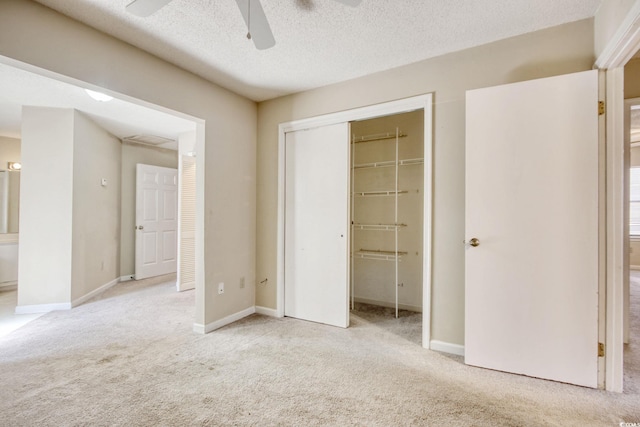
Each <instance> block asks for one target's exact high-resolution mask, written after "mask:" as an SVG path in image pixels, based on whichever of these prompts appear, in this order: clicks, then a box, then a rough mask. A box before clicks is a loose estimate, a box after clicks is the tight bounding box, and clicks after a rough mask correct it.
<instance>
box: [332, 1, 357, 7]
mask: <svg viewBox="0 0 640 427" xmlns="http://www.w3.org/2000/svg"><path fill="white" fill-rule="evenodd" d="M335 1H337V2H338V3H342V4H346V5H347V6H351V7H356V6H358V5H359V4H360V3H361V2H362V0H335Z"/></svg>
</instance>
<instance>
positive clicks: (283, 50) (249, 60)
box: [38, 0, 602, 101]
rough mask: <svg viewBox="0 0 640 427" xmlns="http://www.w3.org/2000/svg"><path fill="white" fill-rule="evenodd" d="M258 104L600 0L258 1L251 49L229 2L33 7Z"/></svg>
mask: <svg viewBox="0 0 640 427" xmlns="http://www.w3.org/2000/svg"><path fill="white" fill-rule="evenodd" d="M38 1H39V3H42V4H44V5H46V6H49V7H51V8H53V9H55V10H57V11H59V12H61V13H63V14H65V15H68V16H70V17H72V18H74V19H77V20H79V21H81V22H84V23H86V24H88V25H90V26H92V27H95V28H97V29H98V30H101V31H103V32H105V33H107V34H111V35H113V36H114V37H116V38H119V39H121V40H124V41H126V42H127V43H130V44H132V45H135V46H137V47H139V48H141V49H143V50H146V51H148V52H150V53H152V54H154V55H156V56H158V57H160V58H163V59H165V60H166V61H169V62H171V63H174V64H176V65H178V66H180V67H182V68H184V69H187V70H189V71H191V72H193V73H195V74H198V75H200V76H202V77H204V78H206V79H207V80H210V81H213V82H215V83H218V84H219V85H221V86H224V87H226V88H228V89H230V90H232V91H234V92H236V93H238V94H241V95H244V96H246V97H248V98H250V99H253V100H256V101H261V100H266V99H270V98H274V97H277V96H281V95H285V94H289V93H293V92H299V91H302V90H307V89H311V88H315V87H320V86H324V85H327V84H331V83H336V82H340V81H344V80H348V79H352V78H356V77H360V76H363V75H367V74H371V73H374V72H377V71H383V70H386V69H390V68H394V67H398V66H401V65H406V64H409V63H413V62H417V61H420V60H423V59H427V58H431V57H434V56H438V55H442V54H445V53H449V52H453V51H457V50H461V49H465V48H469V47H473V46H478V45H481V44H485V43H489V42H492V41H496V40H499V39H503V38H506V37H511V36H516V35H519V34H524V33H528V32H532V31H536V30H539V29H543V28H547V27H552V26H555V25H560V24H563V23H567V22H572V21H577V20H580V19H585V18H589V17H593V16H594V15H595V12H596V11H597V9H598V7H599V5H600V3H601V2H602V0H533V1H532V0H362V3H361V4H360V5H359V6H358V7H356V8H352V7H349V6H345V5H343V4H341V3H338V2H336V1H333V0H262V5H263V8H264V11H265V14H266V16H267V18H268V20H269V22H270V24H271V29H272V31H273V34H274V36H275V39H276V45H275V47H273V48H271V49H268V50H263V51H260V50H257V49H255V47H254V46H253V43H252V42H251V41H249V40H247V39H246V37H245V35H246V28H245V26H244V21H243V18H242V15H241V14H240V11H239V9H238V7H237V5H236V1H235V0H173V1H172V2H171V3H169V4H168V5H167V6H165V7H164V8H162V9H161V10H160V11H159V12H157V13H156V14H154V15H152V16H150V17H148V18H139V17H136V16H133V15H131V14H129V13H127V12H126V11H125V6H126V5H127V4H128V3H129V2H130V1H131V0H38Z"/></svg>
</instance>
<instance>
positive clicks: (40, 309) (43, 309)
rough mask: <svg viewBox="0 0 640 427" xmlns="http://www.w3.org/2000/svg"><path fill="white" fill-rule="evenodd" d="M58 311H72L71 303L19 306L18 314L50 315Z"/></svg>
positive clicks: (17, 308)
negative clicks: (49, 313)
mask: <svg viewBox="0 0 640 427" xmlns="http://www.w3.org/2000/svg"><path fill="white" fill-rule="evenodd" d="M57 310H71V303H68V302H65V303H59V304H34V305H19V306H17V307H16V314H34V313H48V312H50V311H57Z"/></svg>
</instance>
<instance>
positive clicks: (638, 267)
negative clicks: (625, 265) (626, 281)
mask: <svg viewBox="0 0 640 427" xmlns="http://www.w3.org/2000/svg"><path fill="white" fill-rule="evenodd" d="M629 269H631V270H640V265H630V266H629Z"/></svg>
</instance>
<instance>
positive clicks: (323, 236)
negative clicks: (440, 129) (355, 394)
mask: <svg viewBox="0 0 640 427" xmlns="http://www.w3.org/2000/svg"><path fill="white" fill-rule="evenodd" d="M432 110H433V96H432V94H424V95H418V96H415V97H411V98H404V99H399V100H395V101H390V102H387V103H383V104H376V105H370V106H366V107H361V108H356V109H352V110H345V111H340V112H336V113H331V114H326V115H322V116H315V117H311V118H306V119H301V120H296V121H292V122H286V123H281V124H280V125H279V127H278V133H279V140H278V250H277V258H278V271H277V306H276V307H277V308H276V315H277V316H278V317H283V316H285V317H292V318H296V319H300V320H306V321H312V322H316V323H322V324H325V325H330V326H336V327H341V328H348V327H350V326H351V327H363V326H364V327H369V326H372V327H376V328H379V329H381V332H382V333H391V334H394V335H396V336H398V337H400V338H401V339H405V340H407V341H409V342H414V343H416V344H417V345H422V347H423V348H427V349H428V348H431V344H432V342H431V260H432V254H431V251H432V248H431V242H432V213H431V211H432V205H433V197H432V191H431V189H432V174H433V166H432V162H433V159H432V152H433V138H432V135H433V128H432V121H433V118H432Z"/></svg>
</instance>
